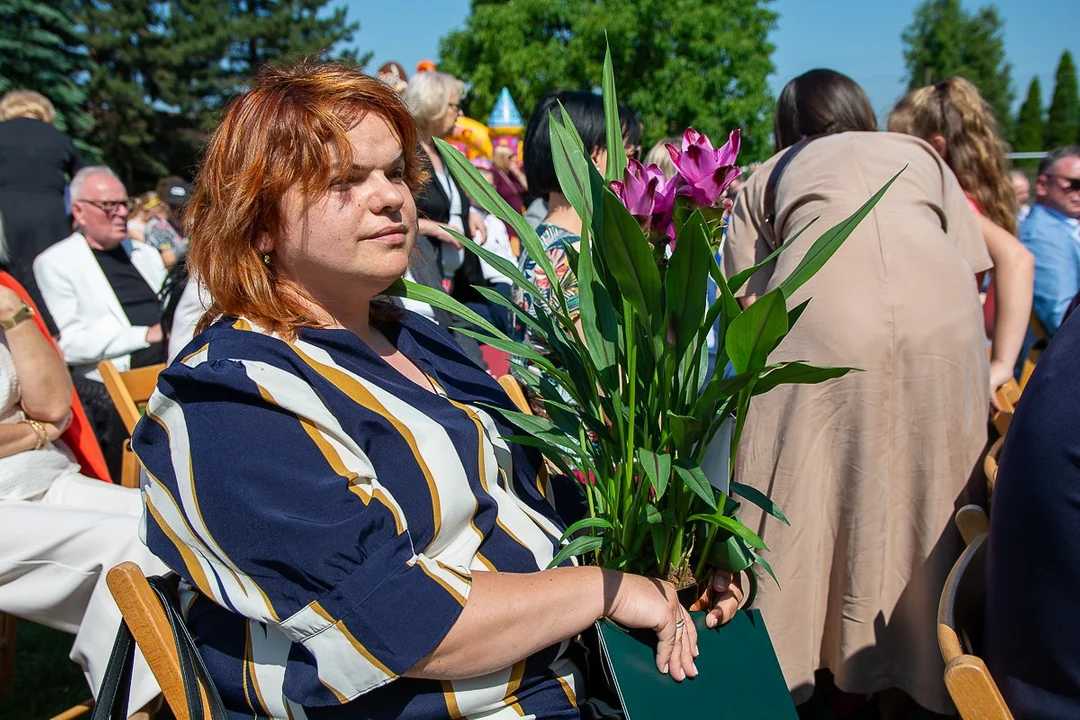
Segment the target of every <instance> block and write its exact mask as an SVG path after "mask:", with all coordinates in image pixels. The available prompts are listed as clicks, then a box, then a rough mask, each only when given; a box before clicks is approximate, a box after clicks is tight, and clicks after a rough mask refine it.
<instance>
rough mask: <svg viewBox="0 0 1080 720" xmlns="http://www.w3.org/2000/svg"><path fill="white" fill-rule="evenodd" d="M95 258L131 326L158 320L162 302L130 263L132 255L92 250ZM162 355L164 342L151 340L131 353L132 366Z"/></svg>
mask: <svg viewBox="0 0 1080 720" xmlns="http://www.w3.org/2000/svg"><path fill="white" fill-rule="evenodd" d="M94 257H95V258H96V259H97V261H98V265H99V266H101V272H103V273H105V279H106V280H108V281H109V285H110V286H111V287H112V289H113V293H115V294H116V299H117V300H119V301H120V307H122V308H124V314H125V315H127V319H128V321H129V322H130V323H131V325H132V327H150V326H151V325H157V324H158V323H159V322H161V305H160V303H159V302H158V297H157V293H155V292H154V291H153V290H152V289H151V288H150V286H149V285H147V284H146V280H145V279H143V276H142V275H141V274H140V273H139V270H138V268H136V267H135V266H134V265H133V264H132V263H131V258H130V257H129V256H128V254H127V251H126V250H124V248H123V247H117V248H113V249H112V250H94ZM165 355H166V352H165V344H164V343H154V344H153V345H151V346H150V347H148V348H145V349H143V350H138V351H136V352H134V353H132V354H131V367H133V368H137V367H145V366H147V365H154V364H156V363H160V362H164V361H165Z"/></svg>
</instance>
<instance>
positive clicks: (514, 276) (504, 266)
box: [446, 227, 547, 306]
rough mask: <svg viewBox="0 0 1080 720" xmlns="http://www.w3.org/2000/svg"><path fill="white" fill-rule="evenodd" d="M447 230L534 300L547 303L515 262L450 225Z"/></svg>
mask: <svg viewBox="0 0 1080 720" xmlns="http://www.w3.org/2000/svg"><path fill="white" fill-rule="evenodd" d="M446 230H447V232H449V233H450V234H451V235H453V236H454V237H455V238H457V240H458V242H460V243H461V244H462V245H464V246H465V248H466V249H468V250H470V251H472V252H473V253H474V254H476V255H479V256H480V258H481V259H482V260H485V261H487V263H488V264H489V265H491V266H492V267H493V268H495V269H496V270H498V271H499V272H501V273H502V274H503V275H505V276H506V277H508V278H510V279H511V280H512V281H513V283H514V284H515V285H517V286H518V287H519V288H521V289H522V290H524V291H525V292H527V293H529V295H531V296H532V297H533V299H534V300H536V302H537V303H538V304H540V305H542V306H543V305H547V302H546V301H545V300H544V295H543V293H541V292H540V288H538V287H536V284H535V283H533V282H532V281H531V280H529V279H528V278H527V277H525V273H523V272H521V270H520V269H518V266H517V263H515V262H511V261H510V260H507V259H506V258H504V257H503V256H501V255H496V254H495V253H493V252H491V251H490V250H488V249H487V248H485V247H484V246H483V245H481V244H479V243H478V242H476V241H475V240H473V239H472V238H470V237H466V236H465V235H463V234H461V233H459V232H458V231H457V230H455V229H454V228H452V227H448V228H446Z"/></svg>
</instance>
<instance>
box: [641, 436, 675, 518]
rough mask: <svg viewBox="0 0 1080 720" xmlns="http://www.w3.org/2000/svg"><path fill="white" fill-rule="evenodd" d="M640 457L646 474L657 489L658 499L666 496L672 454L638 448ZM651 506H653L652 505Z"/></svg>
mask: <svg viewBox="0 0 1080 720" xmlns="http://www.w3.org/2000/svg"><path fill="white" fill-rule="evenodd" d="M638 459H639V460H640V461H641V467H642V468H644V470H645V475H646V476H647V477H648V478H649V482H651V483H652V486H653V489H655V490H656V499H657V500H659V499H660V498H662V497H664V491H665V490H667V486H668V478H670V477H671V456H670V455H668V454H667V453H659V454H658V453H654V452H653V451H652V450H643V449H639V450H638ZM650 507H651V506H650Z"/></svg>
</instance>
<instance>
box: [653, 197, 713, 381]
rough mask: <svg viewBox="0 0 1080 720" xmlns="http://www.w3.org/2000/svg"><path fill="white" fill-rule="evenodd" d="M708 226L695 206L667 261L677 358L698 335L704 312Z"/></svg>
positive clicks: (707, 270) (710, 251) (670, 308)
mask: <svg viewBox="0 0 1080 720" xmlns="http://www.w3.org/2000/svg"><path fill="white" fill-rule="evenodd" d="M712 255H713V252H712V249H711V248H710V247H709V229H708V227H707V226H706V225H705V218H704V217H703V216H702V214H701V212H700V211H697V210H695V211H694V213H693V214H692V215H691V216H690V218H689V219H688V220H687V221H686V224H685V225H684V226H683V230H682V232H681V233H680V234H679V242H677V243H676V244H675V251H674V252H673V253H672V254H671V259H670V260H669V261H668V270H667V275H666V276H665V278H664V286H665V287H664V290H665V291H666V293H667V308H668V312H669V313H670V314H671V317H672V319H673V320H674V321H675V358H676V360H680V359H681V358H682V355H683V353H684V352H686V348H687V347H689V346H690V343H691V342H692V341H693V340H694V339H695V338H696V337H697V334H698V330H700V329H701V320H702V318H703V317H704V315H705V307H706V303H707V300H706V299H705V291H706V289H707V288H708V283H709V258H710V257H711V256H712Z"/></svg>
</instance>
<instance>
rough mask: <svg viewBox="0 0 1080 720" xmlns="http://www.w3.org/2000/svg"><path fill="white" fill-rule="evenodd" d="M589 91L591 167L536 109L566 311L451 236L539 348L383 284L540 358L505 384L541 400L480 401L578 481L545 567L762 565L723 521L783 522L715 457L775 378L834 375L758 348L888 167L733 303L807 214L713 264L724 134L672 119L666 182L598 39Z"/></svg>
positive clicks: (751, 546)
mask: <svg viewBox="0 0 1080 720" xmlns="http://www.w3.org/2000/svg"><path fill="white" fill-rule="evenodd" d="M603 97H604V106H605V114H606V122H607V151H608V159H607V168H606V175H605V176H601V175H600V173H599V172H598V171H597V169H596V168H595V166H594V165H593V162H592V161H591V160H590V157H589V154H588V151H587V150H588V149H587V148H585V147H584V146H583V144H582V141H581V138H580V137H579V136H578V134H577V131H576V129H575V128H574V125H573V123H572V122H570V121H569V116H568V115H566V114H565V113H559V114H558V115H560V116H561V117H559V116H556V115H557V114H556V113H552V115H551V117H550V137H551V147H552V149H553V153H554V165H555V169H556V173H557V175H558V178H559V183H560V186H561V188H562V192H563V194H564V195H565V196H566V198H567V200H568V201H569V202H570V203H571V204H572V205H573V207H574V209H575V210H576V211H577V213H578V215H579V216H580V217H581V223H582V233H581V241H580V244H579V245H578V246H577V248H576V249H574V248H569V247H568V248H567V254H568V256H569V257H568V261H569V264H570V268H571V271H572V272H573V273H574V274H575V275H576V277H577V281H578V288H579V302H578V306H579V316H578V317H577V318H576V320H577V321H576V322H575V318H574V317H573V316H572V315H571V312H570V310H569V307H568V303H567V300H566V297H565V296H564V294H563V291H562V288H561V286H560V284H559V283H557V282H553V283H551V291H552V296H551V299H550V301H545V300H544V293H541V292H540V290H539V288H537V287H536V286H535V285H534V284H533V283H532V282H530V281H529V280H528V279H527V278H526V277H525V276H524V274H523V273H522V272H521V271H520V270H519V269H518V268H517V266H515V265H514V264H513V263H512V262H509V261H507V260H505V259H504V258H502V257H499V256H497V255H495V254H494V253H492V252H489V251H488V250H485V249H484V248H483V247H482V246H480V245H478V244H477V243H475V242H473V241H472V240H470V239H469V238H467V237H465V236H463V235H460V234H457V235H456V236H457V238H458V240H460V241H461V242H462V244H463V245H464V246H465V247H467V248H468V249H469V250H470V251H471V252H474V253H476V254H477V255H479V256H480V257H481V258H482V259H483V260H486V261H487V262H488V263H490V264H491V265H492V266H493V267H495V268H497V269H498V270H499V271H500V272H502V273H503V274H505V275H506V276H507V277H509V278H511V279H512V280H513V281H514V282H515V283H517V284H518V285H519V286H520V287H521V288H523V289H524V290H525V291H526V292H527V293H529V294H530V295H531V296H532V299H533V303H534V306H533V308H532V310H531V312H526V311H525V310H523V309H521V308H519V307H517V306H515V305H514V304H513V303H511V302H510V301H508V300H506V299H505V298H503V297H502V296H501V295H499V294H498V293H497V292H495V291H494V290H491V289H488V288H484V287H477V288H476V289H477V291H478V292H480V293H481V294H483V295H484V296H485V297H486V298H487V299H488V300H490V301H491V302H493V303H496V304H498V305H500V306H503V307H506V308H508V309H509V310H510V311H512V312H513V313H514V314H515V315H516V317H517V318H518V320H519V321H520V322H521V323H522V324H523V325H525V326H528V327H529V328H531V329H532V330H533V331H535V332H536V333H539V334H540V335H541V336H543V338H545V339H546V341H547V344H548V346H549V347H550V353H549V354H542V353H540V352H538V351H537V350H535V349H534V348H533V347H531V346H529V345H526V344H524V343H521V342H516V341H515V340H513V339H511V338H510V337H508V336H506V335H505V334H503V333H502V332H500V331H499V330H497V329H496V328H495V327H494V326H492V325H491V324H490V323H488V322H487V321H485V320H484V319H482V318H481V317H479V316H478V315H476V314H475V313H473V312H471V311H470V310H469V309H468V308H466V307H465V306H463V305H461V304H460V303H457V302H456V301H454V300H453V299H452V298H450V297H448V296H447V295H445V294H443V293H440V292H438V291H437V290H433V289H430V288H427V287H424V286H420V285H416V284H414V283H409V282H406V281H400V282H399V283H398V284H396V285H395V286H394V287H393V288H391V290H390V294H396V295H402V296H406V297H409V298H413V299H415V300H419V301H421V302H426V303H430V304H432V305H435V306H438V307H441V308H444V309H446V310H448V311H450V312H452V313H455V314H457V315H459V316H461V317H463V318H464V319H466V320H469V321H470V322H472V323H473V324H474V325H476V326H477V327H478V328H480V329H481V330H480V331H479V332H476V331H470V330H462V332H463V333H464V334H466V335H470V336H472V337H475V338H476V339H477V340H479V341H480V342H483V343H486V344H488V345H490V346H492V347H495V348H498V349H500V350H504V351H507V352H509V353H511V354H513V355H517V356H520V357H522V358H526V359H527V360H529V361H530V362H531V363H532V364H533V365H535V366H536V367H538V368H540V369H541V370H542V373H539V374H538V373H535V372H531V371H527V370H523V369H521V368H517V367H515V368H514V372H515V375H516V376H517V378H518V379H519V380H520V382H522V383H524V384H527V385H528V386H530V387H531V388H532V389H533V390H535V392H536V393H537V394H538V395H539V396H540V397H541V398H542V399H543V401H544V404H545V409H546V411H547V415H548V417H547V418H544V417H539V416H536V415H531V414H528V413H521V412H509V411H504V410H501V409H498V408H496V409H497V410H499V411H500V412H501V413H502V414H503V415H504V416H505V417H506V418H507V420H508V421H510V423H511V424H513V425H514V426H516V427H517V428H519V429H520V432H519V433H518V434H515V435H513V436H512V437H508V438H505V439H506V440H508V441H511V442H517V443H521V444H523V445H530V446H533V447H536V448H539V449H540V450H541V451H543V453H544V456H545V457H546V458H547V460H548V461H549V462H550V463H552V464H553V465H555V466H556V467H558V468H559V469H560V470H561V471H562V472H564V473H566V474H567V475H576V476H577V477H578V478H580V479H581V480H582V482H581V488H582V491H583V492H584V493H585V496H586V498H587V501H588V509H589V514H588V517H586V518H584V519H583V520H581V521H579V522H576V523H574V524H573V525H572V526H570V527H569V528H568V529H567V531H566V535H565V537H564V541H565V544H564V546H563V548H562V550H561V552H560V553H559V554H558V555H557V556H556V557H555V559H554V560H553V561H552V564H553V565H554V564H557V563H559V562H561V561H562V560H563V559H565V558H566V557H568V556H583V557H584V558H585V559H586V560H587V561H588V560H591V561H592V562H595V563H596V564H598V565H602V566H605V567H609V568H616V569H620V570H626V571H629V572H635V573H641V574H644V575H648V576H651V577H657V578H661V579H667V580H671V581H673V582H674V583H675V584H676V587H686V586H690V585H694V584H695V583H696V582H697V581H705V580H707V577H708V572H709V570H710V569H712V568H720V569H725V570H729V571H732V572H740V571H742V570H746V569H748V568H750V566H751V565H753V564H755V563H757V564H759V565H761V566H762V567H763V568H764V569H765V570H766V571H768V572H769V573H770V574H772V569H771V568H770V567H769V563H768V561H767V560H766V559H765V558H764V557H763V556H762V555H761V553H762V552H763V551H766V550H767V549H768V548H766V546H765V543H764V542H763V541H762V540H761V538H760V537H758V535H757V534H755V533H754V532H753V531H752V530H750V529H749V528H748V527H746V526H745V525H744V524H743V523H742V522H740V520H739V517H738V512H739V508H740V504H741V501H740V500H738V499H736V498H741V500H742V501H747V502H750V503H753V504H754V505H757V506H758V507H760V508H762V509H763V510H764V511H765V512H767V513H769V514H771V515H773V516H774V517H776V518H778V519H780V520H781V521H783V522H787V519H786V518H785V517H784V514H783V513H782V512H781V510H780V508H778V507H777V506H776V505H775V504H774V503H773V502H772V501H771V500H770V499H769V498H768V497H767V496H766V495H765V494H764V493H762V492H760V491H759V490H757V489H755V488H752V487H748V486H746V485H741V484H739V483H737V482H731V481H730V477H729V473H730V469H729V468H730V467H733V463H731V462H730V460H732V459H733V458H734V454H735V452H736V450H737V448H738V444H739V436H740V434H741V433H742V428H743V422H744V420H745V418H746V414H747V410H748V408H749V406H750V402H751V400H752V399H753V398H754V397H755V396H757V395H761V394H763V393H766V392H768V391H769V390H771V389H773V388H775V387H776V386H778V385H781V384H785V383H819V382H823V381H825V380H829V379H832V378H838V377H841V376H842V375H844V374H845V373H847V372H849V370H850V368H844V367H815V366H814V365H811V364H809V363H807V362H784V363H769V359H768V358H769V354H770V353H771V352H772V350H773V349H775V348H776V347H777V345H778V344H779V343H780V342H781V341H782V340H783V339H784V337H785V336H786V335H787V333H788V332H789V331H790V329H791V327H792V326H793V325H794V324H795V323H796V322H797V321H798V319H799V316H800V315H801V314H802V312H803V310H805V308H806V303H802V304H800V305H798V306H796V307H794V308H791V309H789V308H788V306H787V299H788V298H789V297H791V295H792V293H794V292H795V291H796V290H797V289H798V288H799V287H800V286H801V285H802V284H803V283H805V282H806V281H807V280H808V279H809V278H810V277H811V276H813V275H814V273H815V272H817V270H818V269H819V268H821V267H822V265H823V264H824V263H825V262H826V261H827V260H828V259H829V258H830V257H831V256H832V255H833V253H835V252H836V250H837V248H839V247H840V245H841V243H843V242H844V240H845V239H846V238H847V237H848V235H850V234H851V232H852V230H854V228H855V227H856V225H858V223H859V222H860V221H861V220H862V219H863V218H864V217H865V216H866V215H867V214H868V213H869V212H870V210H871V209H872V208H873V206H874V205H875V204H876V203H877V201H878V199H879V198H880V197H881V196H882V194H883V193H884V192H885V190H886V189H887V188H888V187H889V185H890V184H891V183H892V182H893V180H895V177H894V178H893V180H890V181H889V183H888V184H886V185H885V186H884V187H883V188H882V189H881V190H880V191H878V192H877V193H876V194H875V195H874V196H873V197H872V198H870V200H869V201H868V202H867V203H866V204H865V205H863V206H862V207H861V208H859V210H858V211H856V212H855V213H854V214H853V215H852V216H851V217H849V218H848V219H846V220H845V221H844V222H842V223H840V224H839V225H837V226H836V227H834V228H832V229H830V230H829V231H827V232H826V233H824V234H823V235H822V236H821V237H820V238H818V240H817V241H816V242H814V243H813V245H812V247H811V248H810V250H809V251H808V252H807V253H806V255H805V256H804V257H803V259H802V260H801V262H800V263H799V264H798V266H797V268H796V270H795V271H794V272H793V273H792V274H791V275H790V276H789V277H788V278H787V279H786V280H784V281H783V282H782V283H781V284H780V286H779V287H777V288H776V289H774V290H772V291H771V292H769V293H767V294H765V295H763V296H762V297H760V298H759V299H758V300H757V302H755V303H753V304H752V305H750V306H749V307H747V308H746V309H742V308H741V307H740V305H739V303H738V302H736V300H735V296H734V293H736V292H738V291H739V289H740V288H742V287H743V285H744V284H745V283H746V282H747V280H749V279H750V277H751V276H752V275H753V274H754V273H755V272H756V271H757V270H758V269H760V268H761V267H763V266H764V265H766V264H767V263H769V262H771V261H772V260H773V259H774V258H775V257H776V256H777V255H778V254H779V253H781V252H783V250H784V249H785V248H786V247H788V246H789V245H790V244H791V243H792V242H794V241H795V239H796V238H798V237H799V235H800V234H801V232H803V231H805V229H806V228H803V230H801V231H799V233H796V234H795V235H793V236H792V237H791V238H790V239H788V240H787V242H785V243H784V245H783V246H782V247H780V248H779V249H777V250H776V252H774V253H773V254H771V255H770V256H769V257H767V258H765V259H764V260H762V262H761V263H759V264H758V265H756V266H754V267H752V268H749V269H748V270H746V271H744V272H741V273H739V274H738V275H735V276H733V277H731V278H725V277H724V275H723V274H722V273H721V270H720V267H719V265H718V263H717V259H716V258H717V253H718V251H719V250H720V246H721V242H722V237H723V221H722V215H723V209H724V207H723V202H722V200H721V199H722V197H723V195H724V191H725V190H726V188H727V187H728V185H729V184H730V183H731V182H732V181H733V180H734V179H735V178H736V177H737V176H738V174H739V169H738V166H737V164H736V158H737V155H738V151H739V132H738V131H735V132H732V133H731V135H730V138H729V140H728V142H727V143H726V144H725V145H724V146H723V147H721V148H714V147H713V145H712V143H711V142H710V140H709V138H708V137H706V136H705V135H702V134H701V133H698V132H696V131H694V130H693V129H689V130H687V131H686V133H685V135H684V136H683V141H682V147H681V148H676V147H674V146H670V145H669V146H668V150H669V152H670V153H671V156H672V160H673V161H674V164H675V167H676V168H677V169H678V174H677V175H676V176H674V177H672V178H671V179H665V178H664V175H663V173H662V172H661V171H660V169H659V168H657V167H656V166H650V167H643V166H642V165H641V164H640V163H638V162H636V161H634V160H631V161H629V162H628V161H627V159H626V157H625V154H624V151H623V139H622V129H621V126H620V123H619V114H618V109H617V108H618V106H617V102H616V92H615V83H614V76H613V72H612V66H611V55H610V51H609V52H608V55H607V58H606V60H605V63H604V77H603ZM560 110H561V108H560ZM437 142H438V149H439V152H440V154H441V155H442V157H443V160H444V162H445V163H446V165H447V167H448V168H449V170H450V172H451V173H452V174H453V176H454V178H455V179H456V180H457V181H458V183H459V184H460V185H461V187H462V188H463V189H464V190H465V192H466V193H468V195H469V197H470V198H472V199H473V200H474V201H475V202H476V203H478V204H479V205H481V206H482V207H483V208H485V209H486V210H488V211H489V212H491V213H494V214H495V215H496V216H498V217H499V218H501V219H502V220H504V221H506V222H507V223H509V224H510V225H511V226H512V227H513V228H514V230H515V231H516V232H517V234H518V236H519V237H520V238H521V242H522V244H523V246H524V248H525V252H527V253H528V254H529V256H530V257H531V258H532V259H533V260H535V262H536V263H537V265H538V267H539V269H540V270H542V271H543V272H544V273H546V275H547V277H549V278H554V277H555V276H556V274H555V270H554V268H553V267H552V265H551V262H550V260H549V259H548V256H547V254H546V252H545V248H544V247H543V246H542V244H541V242H540V240H539V238H538V237H537V234H536V232H535V231H534V230H533V229H532V228H531V227H530V226H529V225H528V224H527V223H526V222H525V219H524V218H523V217H522V216H521V215H520V214H519V213H518V212H517V211H515V210H514V209H513V208H511V207H509V206H508V205H507V204H506V203H505V202H504V201H503V200H502V198H501V197H500V196H499V195H498V194H497V193H496V192H495V191H494V189H493V188H492V187H491V186H490V185H488V184H487V183H486V182H485V181H484V179H483V178H482V177H481V176H480V174H479V173H478V172H477V171H476V170H475V169H474V168H473V167H472V165H471V164H470V163H469V161H468V160H466V159H465V157H463V156H462V155H461V154H460V153H459V152H458V151H457V150H455V149H454V148H453V147H451V146H450V145H448V144H447V143H444V142H439V141H437ZM710 277H711V278H712V279H713V281H714V282H715V284H716V286H717V287H718V288H719V292H718V294H717V297H715V298H707V297H706V294H707V287H708V280H709V278H710ZM714 327H715V328H716V329H717V331H718V333H717V347H716V364H715V368H716V370H715V372H713V374H712V376H711V377H709V378H706V373H707V368H708V364H709V363H708V360H709V357H708V347H707V336H708V335H709V332H710V330H711V329H713V328H714ZM729 363H730V370H729V372H727V373H725V372H724V370H725V368H727V367H728V366H729ZM721 427H724V428H725V430H724V433H728V432H732V431H731V430H729V428H733V436H730V437H729V436H726V435H718V432H719V431H720V429H721ZM714 437H716V438H717V442H716V443H714V442H713V441H714ZM718 447H720V448H724V449H725V450H724V451H725V452H730V457H725V458H723V460H724V462H723V463H722V465H723V467H724V470H723V472H722V473H721V475H722V477H719V478H717V477H712V478H709V477H707V473H706V471H705V470H704V469H703V463H706V459H707V456H709V455H710V451H712V455H713V456H715V454H716V449H717V448H718ZM728 447H730V450H729V451H727V450H726V448H728ZM713 459H715V458H713ZM710 462H711V460H710ZM750 575H751V577H753V574H752V573H751V574H750ZM773 577H774V579H775V575H774V576H773Z"/></svg>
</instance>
